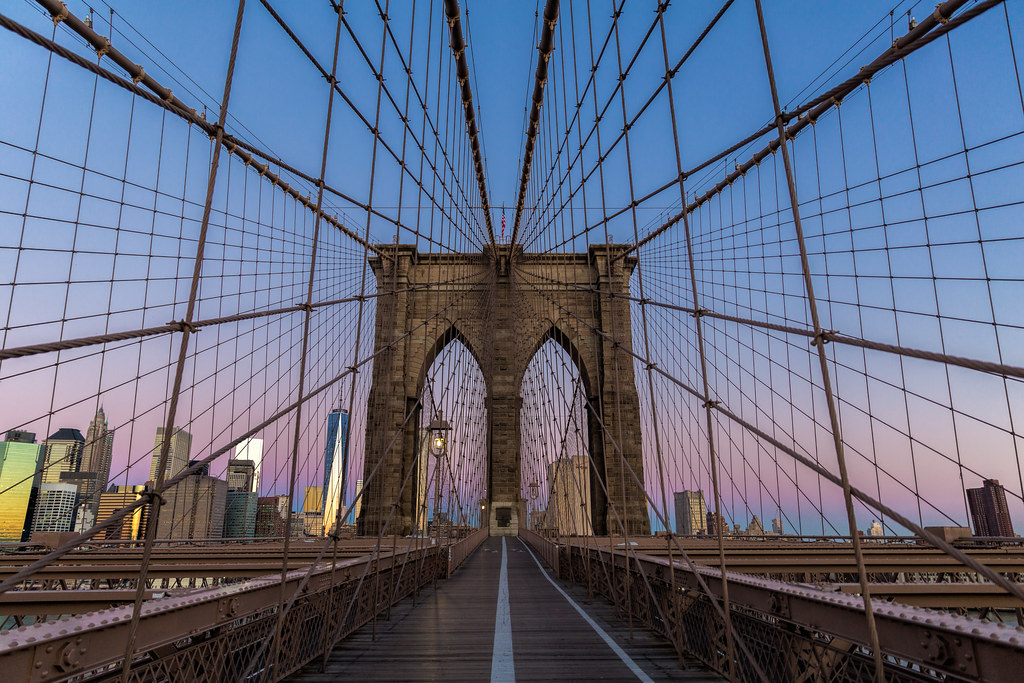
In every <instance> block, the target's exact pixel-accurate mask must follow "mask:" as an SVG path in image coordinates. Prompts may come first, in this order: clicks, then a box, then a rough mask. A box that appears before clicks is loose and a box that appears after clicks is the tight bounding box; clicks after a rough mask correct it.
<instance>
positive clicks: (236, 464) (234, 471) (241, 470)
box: [228, 458, 256, 493]
mask: <svg viewBox="0 0 1024 683" xmlns="http://www.w3.org/2000/svg"><path fill="white" fill-rule="evenodd" d="M255 481H256V463H254V462H253V461H252V460H235V459H233V458H232V459H231V460H229V461H228V491H248V492H249V493H256V490H255V486H254V482H255Z"/></svg>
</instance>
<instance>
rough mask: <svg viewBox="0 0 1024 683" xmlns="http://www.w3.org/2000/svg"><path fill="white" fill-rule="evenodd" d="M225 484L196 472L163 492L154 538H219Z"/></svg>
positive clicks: (221, 534) (226, 491)
mask: <svg viewBox="0 0 1024 683" xmlns="http://www.w3.org/2000/svg"><path fill="white" fill-rule="evenodd" d="M227 493H228V484H227V482H226V481H224V480H223V479H217V478H215V477H211V476H208V475H205V474H202V473H201V472H195V473H193V474H190V475H189V476H187V477H185V478H184V479H182V480H181V481H180V482H178V483H177V484H175V485H174V486H172V487H171V488H170V489H168V490H166V491H164V494H163V496H164V500H165V501H166V504H165V505H164V506H163V507H161V508H160V521H159V523H158V524H157V534H156V535H157V538H221V537H223V534H224V508H225V505H226V503H227Z"/></svg>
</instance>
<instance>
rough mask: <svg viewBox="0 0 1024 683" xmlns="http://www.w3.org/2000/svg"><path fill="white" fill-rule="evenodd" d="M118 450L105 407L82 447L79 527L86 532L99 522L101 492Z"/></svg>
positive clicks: (93, 422) (93, 421) (94, 419)
mask: <svg viewBox="0 0 1024 683" xmlns="http://www.w3.org/2000/svg"><path fill="white" fill-rule="evenodd" d="M113 452H114V432H112V431H110V430H109V429H108V428H107V416H106V415H105V414H104V413H103V408H102V407H101V408H100V409H99V410H98V411H97V412H96V416H95V417H94V418H93V420H92V422H91V423H90V424H89V429H88V430H87V431H86V434H85V444H84V445H83V447H82V463H81V466H80V467H79V477H78V510H77V512H76V514H75V530H76V531H84V530H86V529H88V528H90V527H91V526H92V525H93V524H95V523H96V519H97V512H99V506H100V494H101V493H103V491H104V490H106V488H107V481H108V480H109V479H110V461H111V458H112V457H113Z"/></svg>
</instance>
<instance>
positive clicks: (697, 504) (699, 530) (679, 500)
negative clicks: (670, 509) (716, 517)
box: [674, 491, 708, 536]
mask: <svg viewBox="0 0 1024 683" xmlns="http://www.w3.org/2000/svg"><path fill="white" fill-rule="evenodd" d="M674 497H675V507H676V533H677V534H681V535H683V536H693V535H695V534H703V533H706V532H707V530H708V527H707V515H708V510H707V505H706V504H705V503H704V492H703V491H677V492H676V494H675V496H674Z"/></svg>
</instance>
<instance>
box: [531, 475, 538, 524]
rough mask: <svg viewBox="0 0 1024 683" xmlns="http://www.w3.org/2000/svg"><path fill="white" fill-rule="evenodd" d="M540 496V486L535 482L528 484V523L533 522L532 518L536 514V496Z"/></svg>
mask: <svg viewBox="0 0 1024 683" xmlns="http://www.w3.org/2000/svg"><path fill="white" fill-rule="evenodd" d="M539 495H540V484H539V483H538V482H537V480H533V481H531V482H530V522H533V517H534V515H535V514H536V512H537V496H539Z"/></svg>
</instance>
